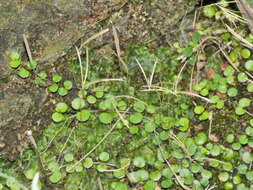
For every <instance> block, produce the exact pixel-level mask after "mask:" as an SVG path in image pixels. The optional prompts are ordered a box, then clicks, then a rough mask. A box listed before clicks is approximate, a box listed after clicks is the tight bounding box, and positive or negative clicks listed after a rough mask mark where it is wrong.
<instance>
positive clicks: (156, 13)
mask: <svg viewBox="0 0 253 190" xmlns="http://www.w3.org/2000/svg"><path fill="white" fill-rule="evenodd" d="M196 3H197V1H196V0H187V1H185V0H178V1H175V0H145V1H141V0H135V1H131V0H43V1H41V0H4V1H1V2H0V52H1V54H0V136H1V138H0V149H1V151H2V153H4V154H7V155H12V157H13V155H16V154H17V153H18V152H19V151H21V150H22V148H20V147H19V144H21V142H25V140H24V139H25V135H24V133H25V131H26V130H28V129H31V128H33V127H35V126H36V127H40V126H41V127H43V122H42V123H38V121H40V119H41V116H42V115H43V114H41V113H43V111H41V110H47V109H46V108H45V107H46V105H45V104H44V103H45V102H44V101H45V100H46V99H47V95H46V93H45V91H44V90H43V89H38V88H36V87H35V86H34V85H33V84H32V83H30V84H29V83H28V84H27V83H25V84H24V82H22V80H21V79H18V78H16V77H15V76H13V75H12V74H11V69H10V68H9V67H8V61H9V60H8V54H9V53H10V52H11V51H13V50H15V51H18V52H20V53H21V54H22V57H23V59H27V58H26V52H25V48H24V44H23V34H25V35H26V36H27V39H28V41H29V45H30V49H31V52H32V56H33V58H34V59H36V60H37V61H38V62H39V65H40V66H42V67H43V65H52V64H53V63H55V62H56V61H57V60H58V58H60V57H62V56H64V55H66V54H67V53H68V50H70V49H71V48H72V47H73V45H75V44H76V43H78V42H79V43H82V39H84V40H86V39H88V38H89V37H91V36H92V35H94V34H95V33H97V32H99V31H101V30H102V29H105V28H111V23H113V25H114V26H115V27H116V29H117V31H118V34H119V38H120V42H121V44H120V45H121V46H122V47H123V48H127V47H128V45H130V44H131V43H144V42H149V41H160V42H161V41H163V42H165V43H168V42H169V39H170V38H171V36H173V35H174V36H178V33H177V31H180V30H181V29H180V28H179V25H180V23H181V20H182V18H184V16H185V15H186V13H187V12H188V11H191V10H193V8H194V6H195V4H196ZM103 44H112V45H113V35H112V32H111V31H109V32H107V33H106V34H105V35H103V36H101V37H99V38H97V39H96V40H93V41H92V44H89V46H90V47H96V46H97V47H98V46H102V45H103ZM47 112H48V111H47ZM44 114H45V115H44V116H45V117H44V120H45V118H46V115H50V113H44ZM48 119H50V118H48ZM45 123H46V122H45ZM45 123H44V124H45Z"/></svg>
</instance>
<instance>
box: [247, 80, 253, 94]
mask: <svg viewBox="0 0 253 190" xmlns="http://www.w3.org/2000/svg"><path fill="white" fill-rule="evenodd" d="M247 91H248V92H253V82H250V83H249V84H248V85H247Z"/></svg>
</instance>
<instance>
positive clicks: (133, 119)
mask: <svg viewBox="0 0 253 190" xmlns="http://www.w3.org/2000/svg"><path fill="white" fill-rule="evenodd" d="M142 119H143V116H142V114H141V113H138V112H137V113H134V114H131V115H130V118H129V120H130V122H131V123H133V124H138V123H140V122H141V121H142Z"/></svg>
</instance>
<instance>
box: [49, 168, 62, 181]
mask: <svg viewBox="0 0 253 190" xmlns="http://www.w3.org/2000/svg"><path fill="white" fill-rule="evenodd" d="M61 178H62V174H61V172H60V171H56V172H54V173H53V174H52V175H51V176H50V177H49V180H50V181H51V182H52V183H58V182H59V181H60V180H61Z"/></svg>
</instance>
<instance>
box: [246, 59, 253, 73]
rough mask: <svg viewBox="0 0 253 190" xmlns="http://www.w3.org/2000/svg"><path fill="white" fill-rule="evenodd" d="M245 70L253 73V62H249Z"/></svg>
mask: <svg viewBox="0 0 253 190" xmlns="http://www.w3.org/2000/svg"><path fill="white" fill-rule="evenodd" d="M245 68H246V69H247V70H248V71H253V60H249V61H247V62H246V63H245Z"/></svg>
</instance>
